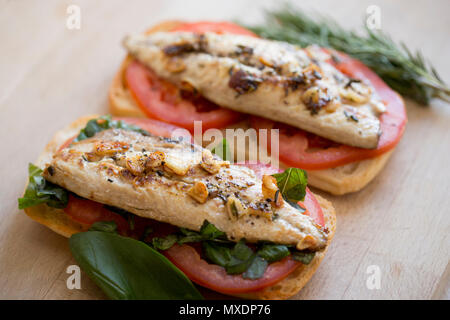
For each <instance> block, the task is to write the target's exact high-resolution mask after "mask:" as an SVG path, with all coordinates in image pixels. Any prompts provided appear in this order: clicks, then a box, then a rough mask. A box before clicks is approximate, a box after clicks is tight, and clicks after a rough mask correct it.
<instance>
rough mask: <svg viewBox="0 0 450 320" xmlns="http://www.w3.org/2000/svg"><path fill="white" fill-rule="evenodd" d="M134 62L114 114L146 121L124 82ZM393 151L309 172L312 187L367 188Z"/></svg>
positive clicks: (118, 87)
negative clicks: (140, 118)
mask: <svg viewBox="0 0 450 320" xmlns="http://www.w3.org/2000/svg"><path fill="white" fill-rule="evenodd" d="M180 23H181V22H179V21H166V22H163V23H160V24H158V25H156V26H154V27H153V28H151V29H149V30H148V31H147V33H151V32H156V31H168V30H171V29H172V28H175V27H176V26H177V25H178V24H180ZM131 60H132V58H131V57H130V56H127V57H126V58H125V60H124V61H123V62H122V64H121V66H120V68H119V71H118V72H117V73H116V75H115V77H114V80H113V83H112V85H111V87H110V90H109V102H110V111H111V113H112V114H113V115H115V116H123V117H145V114H144V112H143V111H142V110H141V109H140V108H139V107H138V105H137V104H136V102H135V101H134V99H133V98H132V96H131V94H130V91H129V90H128V88H127V86H126V83H125V81H124V72H125V70H126V67H127V65H128V64H129V63H130V61H131ZM391 154H392V151H390V152H387V153H384V154H382V155H380V156H378V157H375V158H372V159H367V160H363V161H359V162H354V163H350V164H346V165H343V166H339V167H336V168H331V169H325V170H309V171H308V177H309V181H308V182H309V184H310V185H311V186H314V187H316V188H318V189H321V190H324V191H327V192H329V193H331V194H334V195H343V194H346V193H350V192H356V191H359V190H361V189H362V188H364V187H365V186H366V185H367V184H368V183H369V182H370V181H372V179H374V178H375V176H376V175H377V174H378V173H379V172H380V171H381V169H382V168H383V167H384V165H385V164H386V162H387V160H388V159H389V157H390V155H391ZM281 166H282V167H283V165H281Z"/></svg>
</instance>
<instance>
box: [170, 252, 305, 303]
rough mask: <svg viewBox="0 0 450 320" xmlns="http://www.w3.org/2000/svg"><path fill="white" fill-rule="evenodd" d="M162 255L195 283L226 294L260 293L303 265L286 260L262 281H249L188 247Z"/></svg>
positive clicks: (278, 263) (269, 270)
mask: <svg viewBox="0 0 450 320" xmlns="http://www.w3.org/2000/svg"><path fill="white" fill-rule="evenodd" d="M163 254H164V255H165V256H166V257H167V258H168V259H169V260H170V261H172V263H173V264H175V265H176V266H177V267H178V268H179V269H180V270H181V271H183V272H184V273H185V274H186V275H187V276H188V278H189V279H191V280H192V281H193V282H195V283H197V284H199V285H201V286H204V287H206V288H209V289H212V290H215V291H217V292H221V293H225V294H230V293H245V292H251V291H257V290H260V289H263V288H265V287H268V286H271V285H273V284H275V283H277V282H278V281H280V280H281V279H284V278H285V277H287V276H288V275H289V274H290V273H291V272H293V271H294V270H295V269H296V268H297V267H298V266H299V265H300V262H297V261H294V260H292V259H289V258H285V259H283V260H281V261H278V262H274V263H271V264H270V265H269V266H268V267H267V270H266V272H265V273H264V275H263V276H262V277H261V278H260V279H256V280H248V279H244V278H242V276H241V275H229V274H227V273H226V271H225V269H224V268H222V267H220V266H218V265H214V264H209V263H208V262H207V261H206V260H203V259H202V258H201V257H200V255H199V254H198V252H197V251H196V250H195V249H194V248H193V247H191V246H189V245H182V246H179V245H175V246H173V247H172V248H170V249H169V250H166V251H163Z"/></svg>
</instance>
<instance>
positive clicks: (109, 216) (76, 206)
mask: <svg viewBox="0 0 450 320" xmlns="http://www.w3.org/2000/svg"><path fill="white" fill-rule="evenodd" d="M64 212H65V213H66V214H67V215H69V216H70V217H71V218H72V219H73V220H75V221H77V222H80V223H83V224H86V225H89V226H90V225H92V224H93V223H95V222H98V221H114V222H115V223H116V224H117V229H118V231H119V232H120V234H127V230H128V226H129V225H128V222H127V220H125V219H124V218H123V217H122V216H121V215H120V214H117V213H115V212H112V211H111V210H108V209H106V208H105V206H104V205H103V204H101V203H98V202H95V201H92V200H88V199H83V198H79V197H76V196H74V195H72V194H71V195H69V202H68V203H67V206H66V207H65V208H64Z"/></svg>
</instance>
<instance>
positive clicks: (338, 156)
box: [250, 53, 407, 170]
mask: <svg viewBox="0 0 450 320" xmlns="http://www.w3.org/2000/svg"><path fill="white" fill-rule="evenodd" d="M336 54H337V55H338V56H339V58H340V62H339V63H335V66H336V68H337V69H339V70H340V71H341V72H343V73H345V74H347V75H349V76H350V77H352V78H356V79H361V80H366V81H369V82H370V83H371V84H372V85H373V87H374V88H375V90H376V92H377V93H378V95H379V96H380V97H381V99H382V100H383V102H385V104H386V109H387V111H386V112H385V113H383V114H382V115H381V117H380V123H381V130H382V134H381V137H380V140H379V142H378V147H377V148H376V149H363V148H356V147H351V146H347V145H343V144H338V143H335V142H332V141H330V140H327V139H324V138H321V137H318V136H316V135H314V134H311V133H308V132H305V131H303V130H301V129H297V128H294V127H291V126H288V125H284V124H279V123H275V122H273V121H271V120H267V119H262V118H259V117H252V118H251V120H250V121H251V124H252V127H253V128H255V129H257V130H258V129H272V128H278V129H280V143H279V154H280V160H281V161H282V162H283V163H284V164H286V165H288V166H293V167H297V168H302V169H306V170H321V169H328V168H334V167H338V166H342V165H345V164H348V163H352V162H356V161H361V160H365V159H371V158H374V157H377V156H379V155H381V154H383V153H386V152H387V151H389V150H392V149H393V148H394V147H395V146H396V145H397V144H398V142H399V141H400V138H401V137H402V135H403V131H404V130H405V125H406V121H407V117H406V110H405V105H404V102H403V100H402V98H401V97H400V96H399V95H398V94H397V93H396V92H395V91H393V90H392V89H391V88H389V87H388V85H386V84H385V83H384V82H383V80H381V79H380V78H379V77H378V76H377V75H376V74H375V73H374V72H373V71H372V70H370V69H369V68H368V67H366V66H365V65H364V64H363V63H362V62H360V61H358V60H355V59H353V58H350V57H349V56H347V55H345V54H343V53H336ZM330 62H333V61H331V60H330ZM333 63H334V62H333ZM269 138H270V137H269ZM268 145H269V146H270V141H269V142H268Z"/></svg>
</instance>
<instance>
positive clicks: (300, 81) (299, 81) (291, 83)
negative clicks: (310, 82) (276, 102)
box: [285, 76, 306, 91]
mask: <svg viewBox="0 0 450 320" xmlns="http://www.w3.org/2000/svg"><path fill="white" fill-rule="evenodd" d="M305 84H306V82H305V78H304V77H303V76H295V77H290V78H288V79H287V81H286V84H285V86H286V88H288V89H291V90H292V91H295V90H297V89H298V88H299V87H300V86H303V85H305Z"/></svg>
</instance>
